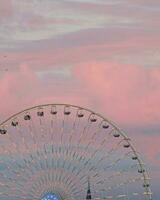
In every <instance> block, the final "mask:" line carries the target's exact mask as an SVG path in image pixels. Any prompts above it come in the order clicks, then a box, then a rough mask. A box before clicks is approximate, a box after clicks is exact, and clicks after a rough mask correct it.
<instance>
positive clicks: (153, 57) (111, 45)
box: [0, 0, 160, 200]
mask: <svg viewBox="0 0 160 200" xmlns="http://www.w3.org/2000/svg"><path fill="white" fill-rule="evenodd" d="M159 19H160V1H159V0H30V1H28V0H0V93H1V100H0V102H1V103H0V110H1V114H0V121H1V122H2V121H3V120H5V119H6V118H7V117H9V116H10V115H12V114H14V113H16V112H18V111H20V110H23V109H25V108H27V107H31V106H33V105H37V104H38V105H39V104H45V103H68V104H75V105H80V106H83V107H86V108H90V109H92V110H94V111H96V112H98V113H101V114H102V115H104V116H106V117H108V118H110V119H112V120H113V121H114V122H115V123H117V124H118V125H119V126H120V127H121V128H122V129H123V130H124V131H125V132H127V134H128V135H129V137H131V138H132V140H133V141H134V143H135V145H136V147H137V149H138V150H139V151H140V152H141V154H142V155H143V157H144V160H145V162H146V163H147V165H148V168H149V172H150V174H151V178H152V180H151V184H152V186H151V188H152V191H153V196H154V200H158V199H159V198H160V191H159V182H160V181H159V180H160V147H159V144H160V124H159V122H160V106H159V105H160V104H159V102H160V37H159V35H160V20H159Z"/></svg>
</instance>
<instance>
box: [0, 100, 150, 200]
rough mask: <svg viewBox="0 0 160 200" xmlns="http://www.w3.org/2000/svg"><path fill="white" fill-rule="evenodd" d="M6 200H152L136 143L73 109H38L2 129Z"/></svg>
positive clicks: (0, 159)
mask: <svg viewBox="0 0 160 200" xmlns="http://www.w3.org/2000/svg"><path fill="white" fill-rule="evenodd" d="M0 199H1V200H51V199H53V200H84V199H95V200H96V199H97V200H98V199H99V200H107V199H108V200H151V199H152V195H151V190H150V184H149V176H148V173H147V171H146V167H145V164H144V163H143V161H142V160H141V157H140V155H139V153H138V152H137V150H136V149H135V148H134V146H133V145H132V142H131V139H130V138H129V137H128V136H127V135H126V134H125V133H124V132H123V131H122V130H120V128H118V127H117V126H116V125H115V124H114V123H113V122H112V121H110V120H109V119H107V118H105V117H103V116H101V115H100V114H97V113H95V112H94V111H91V110H89V109H85V108H82V107H79V106H74V105H68V104H47V105H38V106H35V107H32V108H29V109H26V110H23V111H21V112H19V113H17V114H15V115H13V116H11V117H9V118H8V119H7V120H5V121H4V122H2V123H1V124H0Z"/></svg>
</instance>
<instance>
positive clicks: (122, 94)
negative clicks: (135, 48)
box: [75, 62, 160, 125]
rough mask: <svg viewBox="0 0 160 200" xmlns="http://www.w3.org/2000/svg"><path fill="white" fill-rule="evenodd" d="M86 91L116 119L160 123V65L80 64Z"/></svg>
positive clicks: (136, 122)
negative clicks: (155, 66) (152, 66)
mask: <svg viewBox="0 0 160 200" xmlns="http://www.w3.org/2000/svg"><path fill="white" fill-rule="evenodd" d="M75 74H76V76H77V78H78V79H79V81H80V83H81V84H82V87H83V88H84V90H83V93H84V95H86V94H87V95H88V96H89V97H90V100H91V102H93V103H95V104H96V106H98V107H99V110H101V111H103V113H104V112H105V113H108V114H109V116H111V117H112V118H113V119H116V121H119V122H124V123H125V124H127V123H128V124H137V125H138V124H140V125H142V124H148V125H149V124H158V121H159V120H160V113H159V112H158V108H159V101H160V69H159V68H150V69H147V68H143V67H136V66H129V65H120V64H114V63H107V62H106V63H105V62H93V63H92V62H90V63H84V64H80V65H79V66H77V67H76V70H75Z"/></svg>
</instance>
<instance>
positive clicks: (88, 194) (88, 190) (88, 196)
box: [86, 178, 92, 200]
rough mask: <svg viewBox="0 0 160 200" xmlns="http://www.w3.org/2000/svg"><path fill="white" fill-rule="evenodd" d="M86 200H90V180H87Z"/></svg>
mask: <svg viewBox="0 0 160 200" xmlns="http://www.w3.org/2000/svg"><path fill="white" fill-rule="evenodd" d="M88 199H92V196H91V188H90V178H88V189H87V196H86V200H88Z"/></svg>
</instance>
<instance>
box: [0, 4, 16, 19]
mask: <svg viewBox="0 0 160 200" xmlns="http://www.w3.org/2000/svg"><path fill="white" fill-rule="evenodd" d="M13 12H14V9H13V3H12V0H1V2H0V21H1V20H2V19H3V20H5V18H6V17H10V16H11V15H12V14H13Z"/></svg>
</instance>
